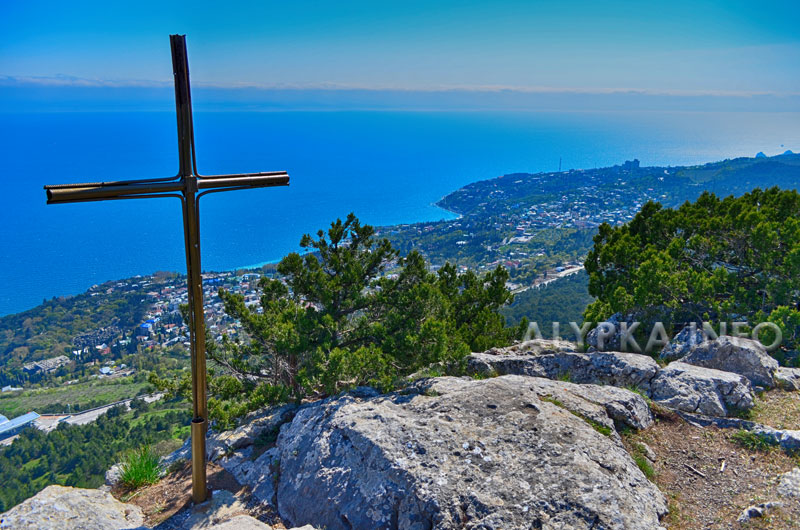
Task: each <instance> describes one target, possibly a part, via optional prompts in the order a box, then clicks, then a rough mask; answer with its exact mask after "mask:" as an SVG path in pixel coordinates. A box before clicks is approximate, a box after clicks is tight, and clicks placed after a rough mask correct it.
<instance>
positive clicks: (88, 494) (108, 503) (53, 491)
mask: <svg viewBox="0 0 800 530" xmlns="http://www.w3.org/2000/svg"><path fill="white" fill-rule="evenodd" d="M0 521H2V522H0V527H2V528H4V529H5V528H9V529H10V528H14V529H16V528H37V529H48V528H52V529H57V530H119V529H123V528H126V529H132V528H138V527H141V526H142V524H143V523H144V516H143V515H142V510H141V509H140V508H139V507H138V506H134V505H132V504H123V503H121V502H119V501H118V500H117V499H115V498H114V497H112V496H111V494H110V493H107V492H105V491H100V490H90V489H80V488H68V487H64V486H55V485H54V486H48V487H46V488H45V489H43V490H42V491H40V492H39V493H37V494H36V495H34V496H33V497H31V498H30V499H27V500H25V501H23V502H22V503H20V504H18V505H16V506H14V507H13V508H11V509H10V510H8V511H7V512H5V513H4V514H2V515H0Z"/></svg>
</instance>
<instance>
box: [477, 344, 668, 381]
mask: <svg viewBox="0 0 800 530" xmlns="http://www.w3.org/2000/svg"><path fill="white" fill-rule="evenodd" d="M544 342H546V341H538V342H537V344H535V345H534V346H535V347H534V348H530V349H527V348H525V345H526V344H527V343H523V344H522V345H519V346H518V347H515V348H513V349H511V348H502V349H494V350H489V351H487V352H485V353H473V354H471V355H470V356H469V357H468V358H467V370H468V371H469V372H470V373H473V374H480V375H498V374H499V375H510V374H513V375H528V376H534V377H545V378H547V379H559V378H561V379H567V380H569V381H571V382H573V383H590V384H601V385H613V386H618V387H633V388H639V389H641V390H643V391H647V390H648V389H649V388H650V381H651V380H652V379H653V377H655V375H656V373H657V372H658V364H657V363H656V362H655V361H654V360H653V359H652V358H651V357H648V356H647V355H639V354H636V353H622V352H592V353H579V352H576V351H574V350H573V351H563V350H560V349H559V344H558V343H556V344H554V345H553V347H551V348H549V349H547V348H544V347H543V343H544ZM567 344H569V343H567Z"/></svg>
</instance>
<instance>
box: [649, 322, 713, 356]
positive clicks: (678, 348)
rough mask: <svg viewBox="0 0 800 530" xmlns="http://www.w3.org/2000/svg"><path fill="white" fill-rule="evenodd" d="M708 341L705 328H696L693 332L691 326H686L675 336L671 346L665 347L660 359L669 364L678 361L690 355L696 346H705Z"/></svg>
mask: <svg viewBox="0 0 800 530" xmlns="http://www.w3.org/2000/svg"><path fill="white" fill-rule="evenodd" d="M706 340H708V337H706V335H705V333H703V328H702V327H699V326H696V327H695V328H694V330H692V328H691V326H686V327H685V328H683V329H682V330H681V331H680V333H678V334H677V335H675V337H673V339H672V340H671V341H670V343H669V344H667V345H666V346H664V349H663V350H661V354H660V355H659V357H660V358H661V359H663V360H665V361H667V362H672V361H677V360H678V359H681V358H683V357H685V356H686V355H688V354H689V352H690V351H691V350H692V348H694V347H695V346H697V345H699V344H703V343H704V342H706Z"/></svg>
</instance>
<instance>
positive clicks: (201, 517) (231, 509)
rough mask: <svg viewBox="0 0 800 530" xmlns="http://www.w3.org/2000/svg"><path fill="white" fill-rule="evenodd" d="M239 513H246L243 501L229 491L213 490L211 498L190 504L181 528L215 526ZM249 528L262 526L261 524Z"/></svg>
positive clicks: (198, 529) (194, 528) (196, 528)
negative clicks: (189, 509)
mask: <svg viewBox="0 0 800 530" xmlns="http://www.w3.org/2000/svg"><path fill="white" fill-rule="evenodd" d="M239 515H247V510H246V508H245V505H244V503H242V501H240V500H239V499H237V498H236V497H235V496H234V495H233V493H231V492H230V491H227V490H218V491H215V492H214V494H213V495H212V496H211V499H209V500H207V501H206V502H204V503H202V504H197V505H195V506H192V508H191V515H190V516H189V518H188V519H186V521H184V523H183V525H182V528H183V530H201V529H207V528H216V525H218V524H220V523H222V522H224V521H227V520H229V519H232V518H233V517H236V516H239ZM256 522H258V521H256ZM259 524H261V523H259ZM264 526H266V525H264ZM251 528H263V526H260V527H259V526H253V527H251Z"/></svg>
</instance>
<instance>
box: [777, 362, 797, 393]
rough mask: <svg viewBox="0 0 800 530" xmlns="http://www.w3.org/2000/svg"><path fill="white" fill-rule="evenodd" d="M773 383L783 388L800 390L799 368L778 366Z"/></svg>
mask: <svg viewBox="0 0 800 530" xmlns="http://www.w3.org/2000/svg"><path fill="white" fill-rule="evenodd" d="M775 384H776V385H777V386H778V387H780V388H782V389H784V390H789V391H795V390H800V368H787V367H785V366H779V367H778V369H777V370H775Z"/></svg>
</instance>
